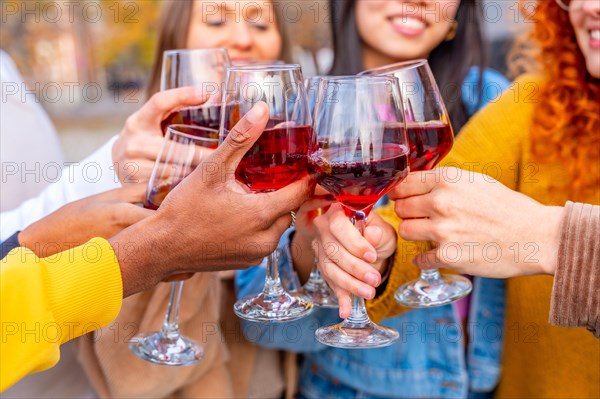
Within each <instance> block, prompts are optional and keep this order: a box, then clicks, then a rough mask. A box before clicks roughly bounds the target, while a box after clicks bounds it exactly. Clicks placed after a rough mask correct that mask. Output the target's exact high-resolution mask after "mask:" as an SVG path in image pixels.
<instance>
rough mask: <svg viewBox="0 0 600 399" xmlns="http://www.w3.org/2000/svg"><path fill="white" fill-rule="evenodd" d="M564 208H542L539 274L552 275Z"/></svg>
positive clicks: (556, 257) (554, 268)
mask: <svg viewBox="0 0 600 399" xmlns="http://www.w3.org/2000/svg"><path fill="white" fill-rule="evenodd" d="M564 214H565V208H563V207H560V206H544V212H543V219H541V220H542V223H540V224H539V226H540V228H541V232H540V233H541V239H540V241H539V242H540V243H542V245H543V246H542V247H541V248H540V269H541V270H540V273H542V274H549V275H554V273H555V272H556V266H557V263H558V250H559V246H560V232H561V226H562V223H563V216H564Z"/></svg>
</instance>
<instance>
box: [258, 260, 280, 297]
mask: <svg viewBox="0 0 600 399" xmlns="http://www.w3.org/2000/svg"><path fill="white" fill-rule="evenodd" d="M263 293H264V294H265V295H270V296H279V295H281V294H283V287H282V286H281V279H280V278H279V268H278V267H277V258H276V257H275V252H272V253H271V254H269V256H268V257H267V277H266V278H265V286H264V288H263Z"/></svg>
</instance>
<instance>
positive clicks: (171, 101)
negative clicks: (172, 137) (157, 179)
mask: <svg viewBox="0 0 600 399" xmlns="http://www.w3.org/2000/svg"><path fill="white" fill-rule="evenodd" d="M207 99H208V96H207V95H206V94H204V93H203V92H202V91H201V90H200V89H198V88H193V87H182V88H178V89H173V90H166V91H161V92H158V93H156V94H155V95H153V96H152V97H151V98H150V100H148V102H146V104H144V106H143V107H142V108H141V109H140V110H139V111H137V112H135V113H134V114H132V115H131V116H130V117H129V118H127V121H126V122H125V126H124V127H123V130H122V131H121V134H120V135H119V138H118V139H117V141H115V144H114V145H113V148H112V160H113V163H115V170H116V172H117V175H118V177H119V180H120V181H121V182H122V183H124V184H125V183H138V182H142V183H143V182H147V181H148V180H149V179H150V175H151V173H152V169H153V168H154V162H155V160H156V158H157V156H158V152H159V151H160V148H161V146H162V144H163V134H162V130H161V126H160V124H161V122H162V121H163V120H164V119H166V118H167V117H168V116H169V115H170V114H171V113H172V112H174V111H176V110H178V109H179V108H183V107H190V106H195V105H200V104H203V103H204V102H206V100H207Z"/></svg>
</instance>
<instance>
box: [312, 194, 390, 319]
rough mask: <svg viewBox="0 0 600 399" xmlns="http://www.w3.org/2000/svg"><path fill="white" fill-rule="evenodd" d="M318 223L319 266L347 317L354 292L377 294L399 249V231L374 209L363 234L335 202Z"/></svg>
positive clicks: (341, 314)
mask: <svg viewBox="0 0 600 399" xmlns="http://www.w3.org/2000/svg"><path fill="white" fill-rule="evenodd" d="M314 224H315V226H316V228H317V231H318V235H317V238H315V239H314V240H313V250H314V251H315V253H317V254H318V267H319V270H320V271H321V273H322V274H323V277H324V278H325V279H326V280H327V282H328V283H329V286H330V287H331V289H332V290H333V291H334V292H335V294H336V296H337V298H338V303H339V305H340V310H339V311H340V317H342V318H346V317H348V316H349V315H350V311H351V298H350V295H351V294H354V295H358V296H361V297H363V298H366V299H372V298H373V297H374V296H375V287H377V286H379V284H381V272H382V271H383V269H384V267H385V266H386V265H387V260H388V258H389V257H390V256H391V255H392V254H393V253H394V252H395V250H396V243H397V237H396V232H395V231H394V229H393V227H392V226H390V225H389V224H388V223H386V222H385V221H384V220H383V219H381V217H379V216H378V215H377V214H374V213H372V214H371V215H370V216H369V218H368V221H367V227H366V228H365V234H364V236H361V234H360V232H359V231H358V229H356V227H354V225H353V224H352V223H351V222H350V220H349V219H348V217H347V216H346V214H345V212H344V210H343V208H342V206H341V205H340V204H333V205H332V206H331V207H330V208H329V210H328V211H327V212H326V213H325V214H323V215H321V216H319V217H317V218H316V219H315V221H314Z"/></svg>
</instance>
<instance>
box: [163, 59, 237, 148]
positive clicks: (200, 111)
mask: <svg viewBox="0 0 600 399" xmlns="http://www.w3.org/2000/svg"><path fill="white" fill-rule="evenodd" d="M230 65H231V62H230V60H229V55H228V54H227V50H225V49H223V48H216V49H190V50H186V49H184V50H169V51H165V52H164V53H163V63H162V69H161V81H160V90H161V91H164V90H169V89H176V88H179V87H187V86H191V87H198V88H201V89H202V91H203V92H204V93H206V94H208V95H209V98H208V100H207V101H206V102H205V103H204V104H202V105H200V106H195V107H185V108H181V109H178V110H177V111H175V112H173V113H172V114H171V115H169V116H168V117H167V118H166V119H165V120H164V121H163V122H162V124H161V126H162V129H163V134H164V133H165V132H166V129H167V127H168V126H169V125H171V124H184V125H194V126H202V127H204V128H206V129H210V131H212V132H213V135H214V137H215V138H218V137H219V123H220V122H221V93H222V86H223V84H224V83H225V74H226V73H227V68H228V67H229V66H230Z"/></svg>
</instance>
